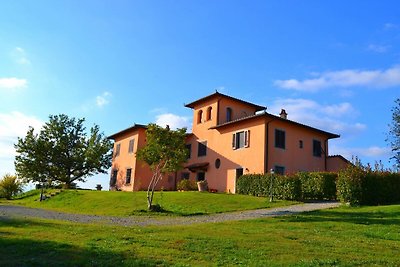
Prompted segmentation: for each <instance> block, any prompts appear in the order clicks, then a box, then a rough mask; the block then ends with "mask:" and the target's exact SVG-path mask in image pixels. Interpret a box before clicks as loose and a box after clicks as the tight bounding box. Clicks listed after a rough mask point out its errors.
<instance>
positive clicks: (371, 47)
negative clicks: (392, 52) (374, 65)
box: [367, 44, 390, 53]
mask: <svg viewBox="0 0 400 267" xmlns="http://www.w3.org/2000/svg"><path fill="white" fill-rule="evenodd" d="M389 48H390V46H389V45H377V44H370V45H368V47H367V50H369V51H372V52H376V53H385V52H387V51H388V50H389Z"/></svg>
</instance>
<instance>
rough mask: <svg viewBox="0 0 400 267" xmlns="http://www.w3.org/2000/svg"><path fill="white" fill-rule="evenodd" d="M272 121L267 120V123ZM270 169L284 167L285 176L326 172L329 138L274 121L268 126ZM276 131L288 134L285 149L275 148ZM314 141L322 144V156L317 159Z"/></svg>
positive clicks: (296, 126)
mask: <svg viewBox="0 0 400 267" xmlns="http://www.w3.org/2000/svg"><path fill="white" fill-rule="evenodd" d="M269 121H271V119H268V118H267V119H266V123H267V124H268V122H269ZM268 128H269V129H268V133H269V138H268V143H269V144H268V147H269V149H268V152H269V153H268V155H267V156H268V168H267V170H270V169H271V168H274V167H275V166H282V167H284V168H285V174H290V173H294V172H298V171H324V170H325V154H324V151H326V152H328V147H327V142H326V140H327V136H326V135H323V134H321V133H318V132H317V131H312V130H309V129H306V128H304V127H301V126H298V125H294V124H291V123H287V122H285V121H283V120H272V121H271V122H270V123H269V124H268ZM275 129H278V130H281V131H284V132H285V134H286V147H285V149H282V148H277V147H275ZM313 140H318V141H320V142H321V146H322V155H321V157H316V156H314V155H313ZM300 141H302V142H303V148H300Z"/></svg>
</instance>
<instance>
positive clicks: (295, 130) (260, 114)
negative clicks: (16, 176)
mask: <svg viewBox="0 0 400 267" xmlns="http://www.w3.org/2000/svg"><path fill="white" fill-rule="evenodd" d="M185 106H186V107H188V108H191V109H193V125H192V132H191V133H189V134H188V135H187V139H186V143H187V145H186V146H187V149H188V150H189V157H188V160H187V162H186V163H185V164H184V168H183V169H182V170H181V171H179V172H177V173H173V174H169V175H166V176H165V177H164V178H163V180H162V181H161V183H160V185H159V188H164V189H165V190H174V189H176V185H177V183H178V182H179V181H180V180H182V179H191V180H194V181H201V180H207V182H208V186H209V188H212V189H215V190H218V191H219V192H230V193H235V191H236V179H237V178H238V177H239V176H241V175H243V174H247V173H267V172H269V171H271V170H274V171H275V173H278V174H290V173H295V172H299V171H333V172H335V171H338V170H340V169H342V168H344V167H345V166H346V165H347V164H348V161H347V160H346V159H345V158H343V157H342V156H338V155H336V156H329V154H328V141H329V140H330V139H333V138H339V135H337V134H333V133H329V132H326V131H323V130H320V129H316V128H313V127H310V126H307V125H304V124H301V123H299V122H295V121H291V120H289V119H288V114H287V113H286V111H285V110H284V109H282V110H281V112H280V114H279V115H273V114H270V113H268V112H267V111H266V107H263V106H259V105H256V104H253V103H249V102H246V101H243V100H241V99H238V98H234V97H231V96H228V95H225V94H222V93H219V92H215V93H213V94H211V95H208V96H206V97H203V98H201V99H198V100H196V101H194V102H191V103H189V104H186V105H185ZM109 139H113V140H114V142H115V143H114V155H113V161H112V170H111V177H110V190H124V191H132V190H144V189H147V186H148V184H149V181H150V179H151V176H152V172H151V170H150V168H149V166H147V165H146V164H145V163H144V162H140V161H138V160H137V159H136V156H135V152H136V151H137V150H138V149H139V148H141V147H143V146H144V145H145V144H146V126H145V125H140V124H135V125H133V126H132V127H129V128H127V129H125V130H122V131H120V132H118V133H115V134H113V135H111V136H109Z"/></svg>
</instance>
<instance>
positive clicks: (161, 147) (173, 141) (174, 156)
mask: <svg viewBox="0 0 400 267" xmlns="http://www.w3.org/2000/svg"><path fill="white" fill-rule="evenodd" d="M185 138H186V128H182V129H177V130H175V131H174V130H170V129H169V127H168V126H167V128H162V127H160V126H158V125H156V124H149V125H148V127H147V130H146V140H147V141H146V145H145V146H144V147H143V148H141V149H139V150H138V151H137V153H136V157H137V158H138V159H139V160H142V161H144V162H146V163H147V164H148V165H149V166H150V168H151V170H152V171H153V175H152V177H151V180H150V183H149V186H148V188H147V207H148V209H149V210H152V209H153V208H154V206H153V197H154V191H155V189H156V187H157V185H158V183H159V182H160V181H161V180H162V177H163V174H165V173H170V172H175V171H178V170H179V169H181V168H182V164H183V163H184V162H185V161H186V160H187V153H188V151H187V149H186V146H185Z"/></svg>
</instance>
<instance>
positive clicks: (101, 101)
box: [96, 92, 112, 108]
mask: <svg viewBox="0 0 400 267" xmlns="http://www.w3.org/2000/svg"><path fill="white" fill-rule="evenodd" d="M111 96H112V95H111V93H110V92H104V93H102V94H101V95H98V96H96V105H97V106H98V107H100V108H101V107H103V106H105V105H108V104H109V103H110V98H111Z"/></svg>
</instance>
